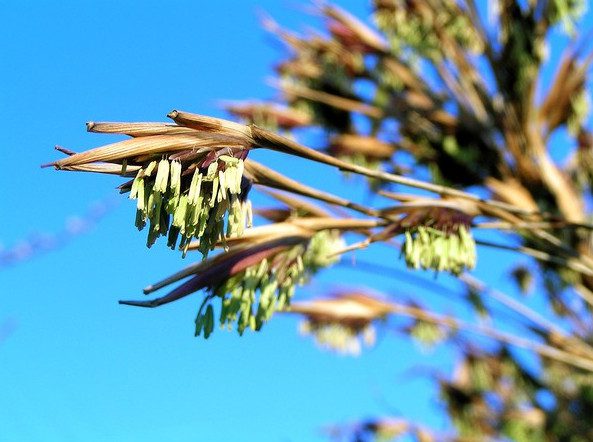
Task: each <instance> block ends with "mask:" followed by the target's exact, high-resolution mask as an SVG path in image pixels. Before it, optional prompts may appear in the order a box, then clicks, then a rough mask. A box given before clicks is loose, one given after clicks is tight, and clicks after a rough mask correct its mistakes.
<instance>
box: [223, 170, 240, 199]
mask: <svg viewBox="0 0 593 442" xmlns="http://www.w3.org/2000/svg"><path fill="white" fill-rule="evenodd" d="M225 175H226V176H225V185H226V188H227V189H228V191H229V194H231V195H234V194H236V193H237V186H236V185H235V182H236V181H237V179H236V177H237V168H236V167H227V168H226V170H225Z"/></svg>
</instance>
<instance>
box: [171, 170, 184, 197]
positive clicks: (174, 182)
mask: <svg viewBox="0 0 593 442" xmlns="http://www.w3.org/2000/svg"><path fill="white" fill-rule="evenodd" d="M170 173H171V177H170V180H169V181H170V184H169V186H170V188H171V193H172V194H173V196H175V197H177V196H179V193H180V192H181V163H180V162H179V161H171V167H170Z"/></svg>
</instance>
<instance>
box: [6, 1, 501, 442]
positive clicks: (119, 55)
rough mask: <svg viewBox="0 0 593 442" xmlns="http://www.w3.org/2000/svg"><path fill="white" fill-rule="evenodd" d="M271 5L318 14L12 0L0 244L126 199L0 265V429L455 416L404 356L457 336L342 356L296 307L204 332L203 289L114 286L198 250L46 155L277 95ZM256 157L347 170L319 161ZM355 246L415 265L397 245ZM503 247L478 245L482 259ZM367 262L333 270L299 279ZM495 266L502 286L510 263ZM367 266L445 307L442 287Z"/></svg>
mask: <svg viewBox="0 0 593 442" xmlns="http://www.w3.org/2000/svg"><path fill="white" fill-rule="evenodd" d="M341 4H342V5H346V6H347V7H348V8H352V7H353V8H354V11H356V12H357V13H358V14H359V15H361V16H366V15H367V13H368V12H367V10H366V8H365V7H363V6H362V5H361V4H360V2H355V1H350V2H342V3H341ZM258 8H261V9H263V10H266V11H268V12H269V13H271V14H272V15H273V16H274V17H276V18H277V19H278V20H279V21H280V22H281V23H282V24H286V25H289V26H292V27H299V26H301V25H306V24H307V23H308V21H309V22H310V21H311V20H312V18H311V17H310V16H307V15H305V14H301V13H299V10H300V9H302V6H300V5H299V2H279V1H276V0H266V1H257V2H256V1H230V0H224V1H219V2H203V1H197V0H195V1H177V2H161V1H154V0H151V1H142V2H140V1H131V2H118V1H101V2H97V1H94V2H93V1H63V2H44V1H33V0H31V1H22V2H0V60H2V61H1V62H0V63H1V64H0V130H1V133H2V134H3V136H2V139H1V140H0V149H1V152H2V169H3V173H2V174H0V192H1V194H2V201H3V207H2V209H1V212H0V213H2V216H1V217H0V232H1V233H0V244H1V245H3V246H4V248H11V249H12V248H14V247H19V245H20V247H22V248H23V250H24V253H25V252H26V247H25V246H26V242H27V241H28V240H30V239H31V238H33V237H35V235H37V238H39V235H40V234H45V233H48V234H53V233H56V232H61V231H63V229H64V225H66V224H67V223H68V222H69V221H68V220H69V219H70V225H71V226H72V224H73V221H74V222H75V221H76V218H74V219H73V218H72V217H80V216H84V214H85V213H88V211H89V210H92V205H93V204H95V203H97V202H107V203H108V204H110V205H114V206H113V208H112V209H110V210H109V212H108V213H107V214H106V215H105V217H104V218H102V219H101V220H100V222H98V223H97V224H96V225H95V226H94V227H93V228H91V229H90V230H89V231H88V232H85V233H84V234H82V235H78V236H77V237H76V238H75V239H73V240H72V241H70V242H69V243H68V244H66V245H65V246H64V247H62V248H59V249H57V250H54V251H52V252H49V253H46V254H42V255H39V256H35V257H33V258H32V259H28V260H23V261H22V262H20V263H18V264H16V265H13V266H10V267H4V268H0V330H2V328H1V327H4V328H5V329H7V328H10V329H12V331H11V332H10V333H9V334H8V333H5V334H7V335H8V336H6V337H4V338H3V337H2V332H1V331H0V340H2V341H1V342H0V392H1V393H0V442H4V441H9V442H21V441H23V442H25V441H26V442H29V441H43V442H52V441H60V442H61V441H91V442H95V441H97V442H98V441H142V442H152V441H154V442H157V441H163V440H171V441H181V442H184V441H198V440H209V441H244V440H254V439H257V440H258V441H260V442H267V441H270V442H271V441H297V440H299V441H303V440H307V441H308V440H310V441H317V440H324V439H323V438H322V437H321V435H320V432H319V430H320V428H321V427H322V426H324V425H328V424H332V423H340V422H341V423H345V422H348V421H353V420H356V419H359V418H364V417H366V416H373V415H402V416H404V417H408V418H411V419H414V420H418V421H420V422H423V423H426V424H429V425H431V426H433V427H435V428H436V429H443V428H444V427H443V421H442V419H440V418H439V413H440V412H439V407H438V404H437V398H436V397H435V396H434V395H433V392H432V389H431V388H429V387H430V384H429V383H428V382H427V381H425V380H422V378H421V377H420V376H419V375H417V374H415V373H414V372H410V371H407V370H408V369H409V368H411V367H414V368H415V369H420V370H422V367H428V366H431V367H435V366H438V368H439V369H443V370H444V371H445V372H446V371H447V369H448V368H449V367H450V366H451V365H452V363H453V359H452V357H451V355H450V353H449V352H448V351H446V350H445V349H440V350H437V351H435V352H432V353H423V352H422V351H420V349H419V348H418V347H416V346H415V345H413V344H411V343H409V342H406V341H405V340H403V339H399V338H395V339H393V338H392V336H390V335H389V332H388V331H384V332H383V333H384V334H386V335H387V336H386V337H389V339H383V340H380V343H379V345H378V346H377V348H375V349H372V350H370V351H367V352H366V353H365V354H363V356H362V357H361V358H357V359H356V358H348V357H340V356H336V355H334V354H331V353H325V352H321V351H319V350H318V349H317V348H316V347H315V346H314V345H313V344H312V342H311V341H309V340H307V339H304V338H302V337H299V336H298V334H297V333H296V325H297V321H296V320H295V319H294V318H277V319H275V320H274V321H272V323H271V324H269V325H267V326H266V327H265V329H264V331H263V332H262V333H259V334H253V333H246V335H245V336H244V337H242V338H240V337H239V336H238V335H236V334H235V333H228V332H221V331H217V332H216V333H215V334H214V335H213V337H212V338H211V339H210V340H209V341H203V340H202V339H195V338H194V337H193V328H192V327H193V319H194V317H195V313H196V309H197V307H198V305H199V302H200V299H201V296H200V295H199V294H198V295H195V296H193V297H189V298H186V299H184V300H182V301H180V302H178V303H175V304H173V305H169V306H166V307H163V308H160V309H155V310H146V309H134V308H130V307H124V306H120V305H118V304H117V300H118V299H122V298H125V299H133V298H134V297H141V296H142V295H141V288H142V287H144V286H145V285H147V284H148V283H151V282H154V281H155V280H158V279H159V278H161V277H163V276H166V275H168V274H170V273H172V272H174V271H176V270H177V269H179V268H180V267H182V266H184V265H186V262H182V261H181V259H180V256H179V254H177V253H174V252H171V251H169V250H168V249H166V248H165V247H164V246H163V245H162V244H157V246H155V247H153V249H151V250H147V249H146V248H145V246H144V242H145V232H141V233H138V232H137V231H136V230H135V228H134V226H133V217H134V207H133V206H134V205H133V204H132V203H130V202H129V201H127V200H125V198H118V197H117V196H118V195H117V193H116V191H115V190H114V188H115V186H116V185H117V184H119V182H120V180H119V179H118V178H113V177H105V176H93V175H86V174H76V173H65V172H56V171H53V170H49V169H43V170H42V169H40V168H39V165H40V164H42V163H45V162H48V161H51V160H54V159H56V158H58V157H59V155H58V153H57V152H55V151H53V146H54V145H55V144H60V145H63V146H65V147H68V148H71V149H74V150H83V149H87V148H91V147H94V146H97V145H100V144H104V143H106V142H108V141H111V138H109V137H106V136H101V135H96V134H88V133H86V131H85V126H84V123H85V122H86V121H89V120H94V121H120V120H121V121H159V120H164V118H165V115H166V114H167V112H169V111H170V110H171V109H173V108H177V109H183V110H188V111H193V112H196V113H204V114H211V115H223V114H222V113H221V111H220V110H219V109H218V108H217V100H219V99H242V98H269V97H272V96H273V95H274V91H273V90H272V89H270V88H269V87H268V86H266V83H265V78H266V77H267V76H269V75H270V73H271V67H272V65H273V63H274V61H275V60H278V56H279V51H278V47H277V45H275V44H274V43H272V40H271V38H270V37H268V36H267V35H266V34H265V33H264V32H263V31H261V29H260V26H259V24H258V20H257V14H256V12H257V9H258ZM301 29H302V26H301ZM254 158H256V159H260V160H264V161H266V162H267V163H268V164H270V165H271V166H273V167H276V168H278V169H281V170H284V171H285V172H287V173H290V174H291V175H292V176H293V177H296V178H301V179H303V180H305V181H307V182H308V183H310V184H313V185H315V184H320V183H321V182H322V181H321V178H320V177H321V176H323V185H327V186H329V187H327V190H330V191H334V192H340V191H342V190H343V185H342V184H343V181H342V180H341V178H340V177H339V175H338V174H337V173H333V172H332V173H331V174H329V175H328V173H327V172H326V169H323V168H321V167H318V166H310V165H308V164H306V163H304V162H298V161H295V162H294V163H293V162H292V161H293V160H287V159H284V158H281V157H278V156H272V155H269V156H263V155H261V154H259V153H256V154H255V155H254ZM287 161H290V162H291V163H290V164H287ZM322 174H323V175H322ZM346 196H360V192H358V193H357V194H354V195H353V194H347V195H346ZM256 201H257V200H256ZM359 256H361V257H367V258H368V259H369V260H375V261H376V262H383V263H385V262H387V263H393V266H394V267H396V268H402V264H401V262H399V261H398V260H397V256H395V254H394V253H393V251H388V252H387V251H379V253H378V254H373V253H367V254H360V255H359ZM507 258H508V255H505V254H502V253H496V254H491V255H488V254H486V255H484V256H481V262H480V264H479V266H478V269H477V271H476V273H477V274H478V275H483V274H484V273H488V267H489V266H492V265H493V262H494V261H493V260H496V261H497V262H501V260H503V259H504V260H506V259H507ZM190 259H191V258H190ZM502 271H504V268H503V269H502ZM501 274H502V273H501ZM367 278H368V276H366V275H365V274H363V273H359V272H356V271H352V270H351V269H344V268H341V269H336V270H332V271H327V272H325V273H324V274H323V275H322V276H321V277H320V278H318V279H316V280H315V281H314V282H313V284H311V286H309V287H306V288H303V289H301V290H300V291H299V292H298V295H299V296H301V297H306V296H310V295H314V294H322V293H324V292H325V291H326V290H328V289H329V288H331V287H333V286H335V285H337V284H338V283H339V284H360V283H365V282H369V280H368V279H367ZM489 280H490V281H492V282H494V283H496V284H498V285H501V284H502V286H503V288H508V287H507V285H508V284H506V283H505V282H504V277H503V276H496V277H492V276H491V277H490V278H489ZM371 282H372V283H373V284H374V286H375V287H376V288H378V289H381V290H384V291H386V292H388V293H391V294H394V295H396V296H400V297H401V296H416V297H418V298H421V299H422V300H425V301H427V302H433V301H434V303H435V304H434V305H437V306H441V307H442V308H444V310H445V311H447V309H448V310H449V311H451V310H452V307H451V306H448V302H447V300H446V299H444V298H443V297H442V296H441V297H439V296H438V294H436V295H435V294H430V293H429V292H428V291H426V290H417V289H413V288H412V286H410V285H407V284H406V283H399V282H394V280H393V279H389V278H384V277H379V276H373V277H372V281H371ZM2 324H4V326H3V325H2ZM380 333H381V332H380Z"/></svg>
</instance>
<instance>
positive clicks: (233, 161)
mask: <svg viewBox="0 0 593 442" xmlns="http://www.w3.org/2000/svg"><path fill="white" fill-rule="evenodd" d="M218 159H219V160H220V161H222V162H224V163H226V164H227V165H229V166H236V165H237V164H238V163H239V161H240V160H239V158H235V157H232V156H230V155H221V156H219V157H218Z"/></svg>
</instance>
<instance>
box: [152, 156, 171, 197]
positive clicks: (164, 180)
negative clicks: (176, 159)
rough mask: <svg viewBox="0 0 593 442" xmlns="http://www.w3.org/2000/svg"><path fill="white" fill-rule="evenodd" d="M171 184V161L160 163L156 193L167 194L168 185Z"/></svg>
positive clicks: (156, 180) (155, 184)
mask: <svg viewBox="0 0 593 442" xmlns="http://www.w3.org/2000/svg"><path fill="white" fill-rule="evenodd" d="M168 184H169V161H167V160H161V161H159V167H158V169H157V172H156V178H155V180H154V190H155V191H156V192H160V193H165V192H166V191H167V185H168Z"/></svg>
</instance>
